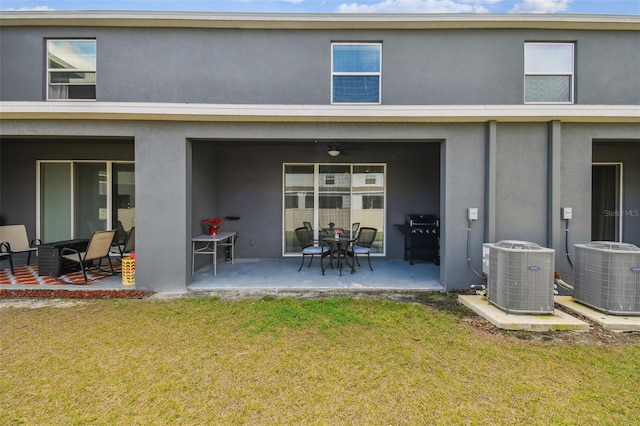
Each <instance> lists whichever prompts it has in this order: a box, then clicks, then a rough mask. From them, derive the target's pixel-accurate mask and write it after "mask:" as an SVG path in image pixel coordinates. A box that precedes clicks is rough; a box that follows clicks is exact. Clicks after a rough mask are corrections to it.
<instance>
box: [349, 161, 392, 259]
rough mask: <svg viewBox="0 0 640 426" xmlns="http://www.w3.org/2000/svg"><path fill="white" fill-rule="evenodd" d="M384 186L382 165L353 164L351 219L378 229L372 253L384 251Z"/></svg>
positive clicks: (361, 224)
mask: <svg viewBox="0 0 640 426" xmlns="http://www.w3.org/2000/svg"><path fill="white" fill-rule="evenodd" d="M384 188H385V176H384V166H380V165H357V166H353V187H352V221H353V223H359V224H360V226H361V227H362V226H366V227H370V228H376V229H377V230H378V232H377V234H376V241H375V242H374V244H373V246H372V247H371V252H372V253H383V252H384V247H383V241H384V209H385V200H384V197H385V191H384Z"/></svg>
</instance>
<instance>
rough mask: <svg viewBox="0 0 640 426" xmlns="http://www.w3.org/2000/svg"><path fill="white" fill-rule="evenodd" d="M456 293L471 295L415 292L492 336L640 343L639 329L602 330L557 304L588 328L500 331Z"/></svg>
mask: <svg viewBox="0 0 640 426" xmlns="http://www.w3.org/2000/svg"><path fill="white" fill-rule="evenodd" d="M459 294H473V293H470V292H460V293H451V294H442V293H433V294H429V293H424V294H418V295H417V300H418V301H419V303H422V304H424V305H427V306H429V307H431V308H433V309H435V310H436V311H438V312H444V313H449V314H453V315H456V316H458V317H460V320H461V322H462V323H463V324H465V325H466V326H468V327H470V328H472V329H473V330H475V331H476V332H477V333H480V334H484V335H486V336H491V337H494V338H500V337H504V338H516V339H519V340H527V341H538V342H563V343H578V344H588V345H610V344H640V332H638V331H611V330H605V329H604V328H602V326H600V325H598V324H597V323H595V322H593V321H591V320H590V319H589V318H586V317H584V316H582V315H579V314H577V313H575V312H573V311H569V310H567V309H566V308H564V307H563V306H560V305H556V306H555V309H558V310H561V311H563V312H566V313H567V314H569V315H571V316H573V317H576V318H578V319H580V320H581V321H584V322H586V323H588V324H589V326H590V328H591V329H590V330H589V331H535V332H532V331H513V330H503V329H501V328H498V327H496V326H495V325H493V324H492V323H490V322H489V321H487V320H486V319H484V318H482V317H481V316H480V315H478V314H476V313H475V312H473V311H472V310H471V309H469V308H467V307H466V306H463V305H462V304H461V303H460V302H458V295H459Z"/></svg>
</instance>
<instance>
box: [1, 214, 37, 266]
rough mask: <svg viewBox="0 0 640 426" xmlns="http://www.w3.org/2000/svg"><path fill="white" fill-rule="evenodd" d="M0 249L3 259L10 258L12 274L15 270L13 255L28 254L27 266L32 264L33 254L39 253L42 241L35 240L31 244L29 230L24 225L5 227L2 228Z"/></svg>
mask: <svg viewBox="0 0 640 426" xmlns="http://www.w3.org/2000/svg"><path fill="white" fill-rule="evenodd" d="M0 242H1V243H2V247H1V248H0V252H1V253H2V254H1V257H6V256H8V257H9V264H10V265H11V273H12V274H14V273H15V272H14V270H13V255H15V254H17V253H28V254H29V255H28V257H27V265H28V264H29V263H31V253H33V252H36V253H37V251H38V245H39V244H40V240H38V239H35V240H32V241H31V242H29V237H27V228H26V227H25V226H24V225H3V226H0Z"/></svg>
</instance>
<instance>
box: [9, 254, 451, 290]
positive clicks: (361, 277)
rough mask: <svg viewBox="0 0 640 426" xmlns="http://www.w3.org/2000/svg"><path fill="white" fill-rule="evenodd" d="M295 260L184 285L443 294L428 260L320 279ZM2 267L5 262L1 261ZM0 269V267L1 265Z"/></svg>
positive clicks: (114, 286) (107, 284) (376, 261)
mask: <svg viewBox="0 0 640 426" xmlns="http://www.w3.org/2000/svg"><path fill="white" fill-rule="evenodd" d="M300 260H301V259H300V258H298V257H283V258H256V259H246V258H236V259H235V261H234V263H233V264H232V263H231V262H229V261H226V262H225V261H224V260H222V259H219V261H218V267H217V268H218V271H217V275H216V276H214V275H213V266H212V265H211V264H208V265H205V266H203V267H202V268H200V269H198V270H196V273H195V275H194V276H193V280H192V282H191V284H190V285H188V286H187V290H188V291H190V292H207V291H216V290H235V291H243V290H273V291H279V290H309V291H313V290H327V289H334V290H347V291H348V290H354V291H357V290H420V291H444V287H443V286H442V285H440V278H439V277H440V267H439V266H438V265H435V264H433V263H432V262H415V263H414V265H410V264H409V263H408V262H406V261H403V260H402V259H388V258H372V260H371V263H372V265H373V269H374V270H373V271H371V270H369V267H368V265H367V264H366V261H365V262H364V264H362V266H361V267H357V270H356V273H354V274H351V273H350V272H349V269H348V268H345V269H344V270H343V271H342V276H340V273H339V270H338V269H336V268H335V264H334V269H331V268H328V265H327V263H328V262H327V260H325V266H327V268H328V269H326V270H325V275H322V273H321V271H320V264H319V263H318V260H317V259H314V260H313V263H312V264H311V267H308V266H307V265H308V264H309V262H308V259H307V260H305V264H304V266H303V267H302V269H301V270H300V271H299V272H298V267H299V266H300ZM3 263H6V262H3ZM4 266H5V265H4V264H3V267H4ZM0 288H1V289H6V290H22V289H31V290H33V289H42V290H44V289H46V290H52V289H53V290H55V289H57V290H84V291H92V290H133V289H135V288H136V287H135V286H131V285H123V283H122V276H121V275H119V274H118V275H115V276H111V277H107V278H106V279H103V280H100V281H98V282H93V283H90V284H89V285H71V284H63V283H56V284H50V283H43V282H37V281H35V280H34V282H33V283H29V284H27V283H21V284H16V283H13V284H5V285H2V286H0Z"/></svg>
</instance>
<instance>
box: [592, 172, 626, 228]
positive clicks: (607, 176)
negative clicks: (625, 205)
mask: <svg viewBox="0 0 640 426" xmlns="http://www.w3.org/2000/svg"><path fill="white" fill-rule="evenodd" d="M591 176H592V177H591V179H592V186H591V187H592V194H591V241H622V232H621V228H622V224H621V221H622V216H621V215H620V212H621V211H622V206H621V199H622V197H621V190H620V188H621V187H622V183H621V182H622V164H597V163H596V164H593V166H592V175H591Z"/></svg>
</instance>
